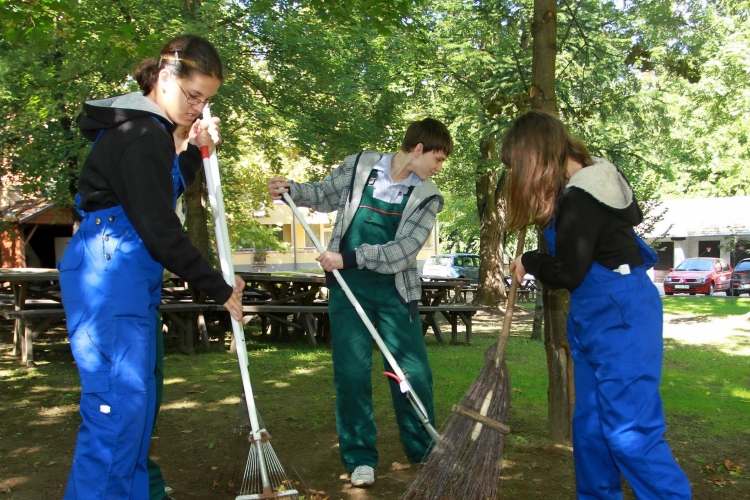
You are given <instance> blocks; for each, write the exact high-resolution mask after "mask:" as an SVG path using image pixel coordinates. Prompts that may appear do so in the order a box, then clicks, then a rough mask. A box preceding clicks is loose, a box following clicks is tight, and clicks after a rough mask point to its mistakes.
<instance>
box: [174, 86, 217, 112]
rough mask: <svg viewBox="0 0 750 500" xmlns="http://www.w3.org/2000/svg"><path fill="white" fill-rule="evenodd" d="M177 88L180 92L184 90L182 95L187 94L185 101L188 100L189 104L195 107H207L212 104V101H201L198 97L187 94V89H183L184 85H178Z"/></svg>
mask: <svg viewBox="0 0 750 500" xmlns="http://www.w3.org/2000/svg"><path fill="white" fill-rule="evenodd" d="M175 83H177V82H175ZM177 86H178V87H180V90H182V93H183V94H185V99H187V102H188V104H192V105H194V106H195V105H200V106H206V105H207V104H211V99H199V98H197V97H194V96H191V95H189V94H188V93H187V92H185V89H183V88H182V85H180V84H179V83H177Z"/></svg>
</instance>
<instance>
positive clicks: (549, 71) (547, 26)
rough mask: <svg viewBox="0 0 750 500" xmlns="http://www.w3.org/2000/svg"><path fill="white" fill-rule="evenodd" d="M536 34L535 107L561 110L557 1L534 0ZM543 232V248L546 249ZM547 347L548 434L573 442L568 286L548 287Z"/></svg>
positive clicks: (533, 29)
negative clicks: (557, 82)
mask: <svg viewBox="0 0 750 500" xmlns="http://www.w3.org/2000/svg"><path fill="white" fill-rule="evenodd" d="M531 34H532V36H533V37H534V54H533V59H532V61H533V62H532V70H531V73H532V76H531V88H530V89H529V97H530V98H531V107H532V108H533V109H541V110H544V111H547V112H549V113H554V114H557V99H556V96H555V59H556V57H557V2H556V1H555V0H534V21H533V23H532V25H531ZM539 233H540V238H539V248H540V249H546V244H545V243H544V237H543V234H541V231H539ZM543 308H544V347H545V350H546V352H547V369H548V371H549V392H548V396H547V397H548V410H547V412H548V431H547V432H548V435H549V439H550V440H551V441H552V442H556V443H569V442H570V441H571V436H572V430H571V429H572V428H571V424H572V419H573V407H574V403H575V389H574V386H573V360H572V359H571V357H570V346H569V345H568V340H567V338H566V333H567V332H566V320H567V317H568V311H569V309H570V295H569V294H568V291H567V290H551V289H548V288H545V289H544V292H543Z"/></svg>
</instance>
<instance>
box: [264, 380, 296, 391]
mask: <svg viewBox="0 0 750 500" xmlns="http://www.w3.org/2000/svg"><path fill="white" fill-rule="evenodd" d="M263 383H264V384H266V385H271V386H273V387H275V388H277V389H283V388H284V387H290V386H291V385H292V384H290V383H289V382H280V381H278V380H264V381H263Z"/></svg>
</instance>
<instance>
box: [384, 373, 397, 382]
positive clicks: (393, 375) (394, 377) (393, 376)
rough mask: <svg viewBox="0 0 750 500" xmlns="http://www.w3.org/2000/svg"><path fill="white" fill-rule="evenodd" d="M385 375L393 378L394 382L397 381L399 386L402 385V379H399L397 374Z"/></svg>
mask: <svg viewBox="0 0 750 500" xmlns="http://www.w3.org/2000/svg"><path fill="white" fill-rule="evenodd" d="M383 375H385V376H386V377H391V378H392V379H393V380H395V381H396V383H397V384H400V383H401V379H400V378H398V377H397V376H396V374H395V373H391V372H383Z"/></svg>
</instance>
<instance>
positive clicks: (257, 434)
mask: <svg viewBox="0 0 750 500" xmlns="http://www.w3.org/2000/svg"><path fill="white" fill-rule="evenodd" d="M203 118H204V119H210V118H211V111H210V110H209V108H208V105H206V106H205V107H204V108H203ZM201 156H202V157H203V167H204V170H205V172H206V184H207V186H208V199H209V202H210V204H211V212H212V213H213V219H214V229H215V231H216V245H217V247H218V249H219V260H220V262H221V271H222V274H223V275H224V279H225V280H226V281H227V283H229V284H230V285H232V286H234V265H233V264H232V251H231V247H230V246H229V233H228V231H227V223H226V218H225V217H224V195H223V194H222V190H221V178H220V176H219V161H218V158H217V157H216V152H214V153H211V154H210V155H209V151H208V148H207V147H202V148H201ZM232 332H233V334H234V339H235V344H236V346H237V359H238V360H239V365H240V375H241V378H242V389H243V394H242V403H241V406H240V409H239V417H238V422H237V425H236V426H235V428H234V434H235V437H236V438H238V439H241V440H242V441H244V442H248V441H249V445H250V451H249V452H248V458H247V464H246V465H245V467H244V469H243V470H242V474H241V477H239V478H238V480H237V482H236V484H234V489H235V492H236V493H238V495H237V497H236V500H256V499H258V500H260V499H271V498H284V499H287V500H299V494H298V492H297V490H296V489H294V483H293V482H292V481H291V480H289V479H288V478H287V477H286V474H285V473H284V468H283V467H282V466H281V463H280V462H279V459H278V458H277V457H276V453H275V452H274V451H273V447H271V443H270V442H269V439H270V435H269V434H268V431H267V430H266V429H265V426H264V425H263V421H262V420H261V419H260V417H259V416H258V412H257V409H256V407H255V398H254V396H253V388H252V386H251V385H250V372H249V370H248V359H247V346H246V345H245V332H244V329H243V325H242V323H240V322H239V321H237V320H235V319H234V318H232Z"/></svg>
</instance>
